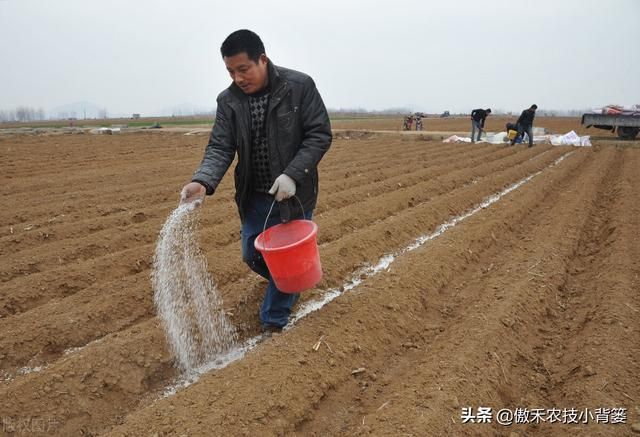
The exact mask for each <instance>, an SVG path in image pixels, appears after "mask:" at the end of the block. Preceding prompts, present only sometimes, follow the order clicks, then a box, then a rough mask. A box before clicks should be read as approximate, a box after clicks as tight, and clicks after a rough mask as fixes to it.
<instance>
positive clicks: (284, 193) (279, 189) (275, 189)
mask: <svg viewBox="0 0 640 437" xmlns="http://www.w3.org/2000/svg"><path fill="white" fill-rule="evenodd" d="M269 194H271V195H272V196H276V200H277V201H278V202H282V201H283V200H284V199H288V198H289V197H293V196H294V195H295V194H296V181H294V180H293V179H291V178H290V177H289V176H287V175H286V174H284V173H283V174H281V175H280V176H278V177H277V178H276V181H275V182H274V183H273V186H272V187H271V189H270V190H269Z"/></svg>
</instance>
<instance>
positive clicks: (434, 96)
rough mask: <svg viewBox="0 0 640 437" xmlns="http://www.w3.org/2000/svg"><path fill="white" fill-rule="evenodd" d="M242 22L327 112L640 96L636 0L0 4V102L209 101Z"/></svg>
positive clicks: (573, 103) (627, 100)
mask: <svg viewBox="0 0 640 437" xmlns="http://www.w3.org/2000/svg"><path fill="white" fill-rule="evenodd" d="M240 28H248V29H251V30H253V31H255V32H257V33H258V34H259V35H260V36H261V37H262V40H263V41H264V43H265V47H266V51H267V55H268V56H269V57H270V58H271V59H272V61H273V62H275V63H276V64H279V65H283V66H286V67H289V68H293V69H297V70H301V71H304V72H305V73H308V74H310V75H311V76H312V77H313V78H314V79H315V81H316V84H317V86H318V89H319V90H320V93H321V94H322V96H323V98H324V100H325V104H326V105H327V106H328V107H330V108H355V107H362V108H367V109H383V108H389V107H409V108H412V109H414V110H423V111H429V112H441V111H443V110H450V111H455V112H458V111H467V110H470V109H472V108H476V107H492V108H502V109H506V110H516V111H519V110H521V109H522V108H524V107H528V106H529V105H530V104H532V103H537V104H538V106H539V107H540V109H545V108H546V109H551V108H553V109H571V108H588V107H597V106H601V105H604V104H608V103H618V104H627V105H628V104H635V103H640V79H639V78H640V48H639V47H640V1H638V0H608V1H596V0H536V1H524V0H470V1H467V0H464V1H463V0H449V1H447V0H438V1H424V0H422V1H404V2H395V1H394V2H392V1H374V0H369V1H348V0H342V1H334V0H322V1H300V0H298V1H277V0H270V1H269V0H266V1H264V0H263V1H254V0H245V1H232V0H229V1H225V2H222V1H199V0H181V1H177V0H174V1H164V0H153V1H147V0H144V1H143V0H136V1H131V0H128V1H124V0H110V1H106V2H105V1H102V2H97V1H90V0H58V1H55V0H0V41H2V42H1V44H0V59H1V61H0V62H1V63H2V68H0V110H1V109H5V110H6V109H13V108H15V107H16V106H18V105H27V106H32V107H36V108H38V107H42V108H44V109H45V110H46V111H52V110H53V109H54V108H56V107H59V106H61V105H65V104H69V103H73V102H77V101H88V102H91V103H93V104H95V105H97V106H99V107H104V108H106V109H107V110H108V111H109V114H110V115H111V114H114V115H115V114H119V113H122V114H128V113H132V112H139V113H142V115H153V114H157V113H159V112H160V111H162V110H166V109H167V108H173V107H179V106H180V105H191V106H196V107H205V108H212V107H214V106H215V98H216V96H217V94H218V93H219V92H220V91H221V90H222V89H224V88H225V87H227V86H228V85H229V83H230V79H229V77H228V75H227V72H226V70H225V68H224V64H223V62H222V59H221V58H220V55H219V47H220V44H221V43H222V41H223V40H224V38H225V37H226V36H227V35H228V34H229V33H231V32H232V31H234V30H237V29H240Z"/></svg>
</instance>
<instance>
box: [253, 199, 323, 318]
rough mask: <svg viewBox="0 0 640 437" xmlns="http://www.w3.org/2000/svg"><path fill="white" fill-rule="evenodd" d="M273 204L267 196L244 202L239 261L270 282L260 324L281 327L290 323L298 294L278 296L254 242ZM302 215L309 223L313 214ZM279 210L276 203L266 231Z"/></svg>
mask: <svg viewBox="0 0 640 437" xmlns="http://www.w3.org/2000/svg"><path fill="white" fill-rule="evenodd" d="M272 203H273V197H272V196H270V195H268V194H262V193H252V194H251V195H250V197H249V200H248V202H247V204H246V205H247V208H246V210H245V214H244V215H245V217H244V220H243V221H242V231H241V237H242V260H243V261H244V262H245V263H247V265H248V266H249V268H250V269H251V270H253V271H254V272H256V273H257V274H259V275H260V276H262V277H263V278H265V279H267V280H269V285H267V289H266V291H265V295H264V300H263V302H262V308H261V309H260V321H261V322H262V325H263V326H264V325H267V326H277V327H280V328H281V327H284V326H285V325H286V324H287V322H288V321H289V314H291V307H292V306H293V304H295V303H296V302H297V301H298V297H299V296H300V295H299V294H292V293H281V292H280V291H279V290H278V289H277V288H276V285H275V283H274V282H273V280H272V279H271V275H270V274H269V269H268V268H267V265H266V264H265V262H264V259H263V258H262V254H261V253H260V252H258V251H257V250H256V249H255V247H254V245H253V242H254V241H255V239H256V237H257V236H258V235H259V234H260V233H261V232H262V228H263V227H264V222H265V220H266V219H267V214H268V213H269V208H271V204H272ZM304 216H305V218H306V219H307V220H311V217H312V216H313V211H305V212H304ZM300 218H302V217H291V219H300ZM280 222H281V221H280V208H279V207H278V203H277V202H276V204H275V205H273V210H272V211H271V215H270V216H269V221H268V222H267V228H270V227H271V226H274V225H277V224H279V223H280Z"/></svg>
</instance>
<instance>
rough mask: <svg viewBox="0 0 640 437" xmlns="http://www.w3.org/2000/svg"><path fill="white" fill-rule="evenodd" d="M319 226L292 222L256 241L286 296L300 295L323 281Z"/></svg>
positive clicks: (309, 222) (272, 277)
mask: <svg viewBox="0 0 640 437" xmlns="http://www.w3.org/2000/svg"><path fill="white" fill-rule="evenodd" d="M317 235H318V225H316V224H315V223H314V222H312V221H311V220H292V221H290V222H288V223H283V224H279V225H275V226H272V227H270V228H269V229H266V230H265V231H264V232H262V233H261V234H260V235H258V237H257V238H256V240H255V242H254V246H255V248H256V249H257V250H258V251H260V253H262V257H263V258H264V260H265V262H266V263H267V267H268V268H269V273H271V279H273V281H274V282H275V284H276V287H278V290H280V291H282V292H283V293H300V292H301V291H304V290H308V289H310V288H313V287H314V286H315V285H316V284H317V283H318V282H320V279H322V266H321V265H320V253H319V252H318V242H317Z"/></svg>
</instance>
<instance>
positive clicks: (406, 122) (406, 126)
mask: <svg viewBox="0 0 640 437" xmlns="http://www.w3.org/2000/svg"><path fill="white" fill-rule="evenodd" d="M402 130H409V116H408V115H406V116H405V117H404V118H403V119H402Z"/></svg>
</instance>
